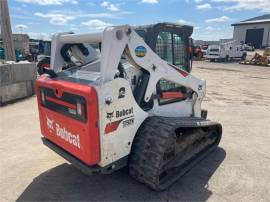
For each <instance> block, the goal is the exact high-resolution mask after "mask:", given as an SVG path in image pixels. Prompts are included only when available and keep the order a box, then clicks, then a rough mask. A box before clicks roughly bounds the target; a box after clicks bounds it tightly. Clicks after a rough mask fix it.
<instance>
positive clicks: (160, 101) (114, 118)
mask: <svg viewBox="0 0 270 202" xmlns="http://www.w3.org/2000/svg"><path fill="white" fill-rule="evenodd" d="M179 40H181V39H179ZM164 44H165V43H164ZM165 45H166V44H165ZM165 45H164V46H165ZM160 47H162V46H160ZM180 48H181V46H180ZM183 48H184V47H183ZM184 59H185V60H188V59H189V58H184ZM50 63H51V64H50V68H46V69H44V72H43V73H44V74H43V75H41V76H40V77H39V78H38V79H37V81H36V91H37V100H38V109H39V117H40V126H41V132H42V135H43V138H42V140H43V143H44V144H45V145H46V146H48V147H49V148H51V149H52V150H53V151H55V152H56V153H58V154H59V155H60V156H62V157H63V158H65V159H66V160H68V161H69V162H71V163H72V164H73V165H74V166H76V167H77V168H79V169H80V170H82V171H83V172H84V173H86V174H93V173H103V174H107V173H111V172H113V171H115V170H118V169H120V168H122V167H124V166H128V168H129V173H130V175H131V176H132V177H133V178H135V179H136V180H138V181H140V182H142V183H145V184H147V185H148V186H150V187H151V188H152V189H154V190H164V189H166V188H167V187H168V186H170V185H171V184H172V183H173V182H175V181H176V180H177V179H179V177H181V176H182V175H183V174H184V173H186V172H187V171H188V170H189V169H191V168H192V166H194V165H195V164H196V163H197V162H198V161H199V160H201V159H202V158H203V157H205V156H206V154H208V153H209V152H210V151H213V149H215V148H216V147H217V145H218V144H219V142H220V139H221V134H222V127H221V125H220V124H219V123H217V122H213V121H210V120H207V119H206V116H207V111H205V110H202V109H201V102H202V100H203V98H204V96H205V93H206V82H205V81H202V80H200V79H198V78H196V77H194V76H192V75H191V74H190V73H188V72H186V71H184V70H183V69H181V68H179V67H178V66H175V65H173V64H170V63H168V62H167V61H165V60H163V59H161V58H160V57H159V56H158V55H157V54H156V53H155V52H154V51H153V50H152V49H151V48H150V47H149V46H148V45H147V44H146V43H145V41H144V40H143V39H142V38H141V37H140V36H139V35H138V34H137V33H136V31H134V29H133V28H132V27H130V26H128V25H125V26H113V27H108V28H106V29H105V30H104V31H103V32H101V33H91V34H71V33H63V34H55V35H54V36H53V40H52V53H51V62H50Z"/></svg>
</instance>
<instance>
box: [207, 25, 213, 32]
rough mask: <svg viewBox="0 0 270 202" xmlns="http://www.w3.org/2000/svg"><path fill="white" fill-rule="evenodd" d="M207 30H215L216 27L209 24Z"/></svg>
mask: <svg viewBox="0 0 270 202" xmlns="http://www.w3.org/2000/svg"><path fill="white" fill-rule="evenodd" d="M205 30H208V31H212V30H214V27H211V26H208V27H206V28H205Z"/></svg>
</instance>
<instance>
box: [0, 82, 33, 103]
mask: <svg viewBox="0 0 270 202" xmlns="http://www.w3.org/2000/svg"><path fill="white" fill-rule="evenodd" d="M34 92H35V89H34V81H23V82H19V83H13V84H9V85H5V86H1V87H0V105H1V104H4V103H6V102H9V101H13V100H17V99H20V98H24V97H28V96H31V95H33V94H34Z"/></svg>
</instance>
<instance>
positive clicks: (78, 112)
mask: <svg viewBox="0 0 270 202" xmlns="http://www.w3.org/2000/svg"><path fill="white" fill-rule="evenodd" d="M40 95H41V96H40V97H41V104H42V106H43V107H45V108H47V109H50V110H52V111H54V112H58V113H60V114H62V115H65V116H68V117H71V118H73V119H76V120H79V121H82V122H86V121H87V111H86V110H87V109H86V101H85V98H84V97H82V96H80V95H75V94H71V93H67V92H63V94H62V96H61V97H57V96H56V95H55V92H54V90H53V89H50V88H40Z"/></svg>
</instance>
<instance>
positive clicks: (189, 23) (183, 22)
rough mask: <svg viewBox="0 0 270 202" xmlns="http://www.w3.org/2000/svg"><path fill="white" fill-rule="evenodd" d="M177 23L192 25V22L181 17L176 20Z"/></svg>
mask: <svg viewBox="0 0 270 202" xmlns="http://www.w3.org/2000/svg"><path fill="white" fill-rule="evenodd" d="M176 23H179V24H184V25H191V24H192V23H191V22H189V21H186V20H184V19H179V20H177V21H176Z"/></svg>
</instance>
